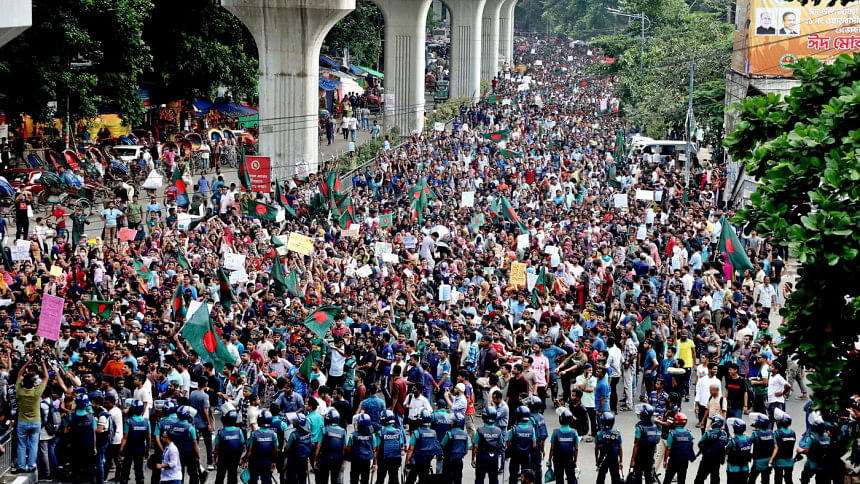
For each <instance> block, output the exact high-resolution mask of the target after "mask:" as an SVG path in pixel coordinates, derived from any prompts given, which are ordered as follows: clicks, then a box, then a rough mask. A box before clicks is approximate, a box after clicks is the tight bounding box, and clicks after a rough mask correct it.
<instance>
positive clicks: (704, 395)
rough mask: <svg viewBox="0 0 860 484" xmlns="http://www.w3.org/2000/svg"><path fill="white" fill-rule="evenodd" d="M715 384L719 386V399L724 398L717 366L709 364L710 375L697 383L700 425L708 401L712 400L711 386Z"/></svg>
mask: <svg viewBox="0 0 860 484" xmlns="http://www.w3.org/2000/svg"><path fill="white" fill-rule="evenodd" d="M714 384H716V385H717V386H718V389H717V395H716V396H717V398H719V397H722V392H723V390H722V385H721V384H720V379H719V378H717V364H716V363H708V374H707V375H706V376H703V377H700V378H699V379H698V380H697V381H696V415H697V416H698V417H699V422H700V423H701V421H702V418H704V416H705V411H706V410H707V408H708V400H710V398H711V393H710V392H711V385H714Z"/></svg>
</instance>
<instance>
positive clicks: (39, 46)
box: [0, 0, 152, 124]
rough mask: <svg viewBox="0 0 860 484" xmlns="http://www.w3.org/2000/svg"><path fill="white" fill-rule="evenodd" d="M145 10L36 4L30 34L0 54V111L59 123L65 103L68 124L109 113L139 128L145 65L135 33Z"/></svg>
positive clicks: (86, 3) (95, 0)
mask: <svg viewBox="0 0 860 484" xmlns="http://www.w3.org/2000/svg"><path fill="white" fill-rule="evenodd" d="M151 9H152V2H151V1H150V0H54V1H52V2H35V3H34V4H33V26H32V27H30V28H29V29H27V30H26V31H25V32H24V33H23V34H21V35H20V36H18V37H17V38H15V40H13V41H12V42H10V43H9V44H7V45H6V46H4V47H3V49H2V50H0V104H2V106H3V108H4V109H5V110H6V111H7V112H10V113H19V112H23V113H27V114H29V115H31V116H33V117H34V118H35V119H36V120H38V121H48V120H49V119H50V118H52V117H53V116H54V115H56V116H59V117H64V118H65V117H66V115H67V111H66V98H67V97H68V100H69V108H70V109H69V112H70V113H71V115H72V117H74V118H92V117H95V116H96V114H98V112H99V110H113V111H116V112H117V113H119V114H120V116H121V117H122V119H123V121H124V122H127V123H131V124H134V123H136V122H138V121H139V120H140V119H142V117H143V114H144V112H145V111H144V107H143V104H142V102H141V100H140V97H139V96H138V94H137V88H138V84H139V81H140V78H141V75H142V74H143V73H144V72H145V71H147V70H148V69H149V68H150V65H151V56H150V53H149V47H148V46H147V45H146V44H145V43H144V42H143V39H142V29H141V26H142V25H143V23H144V21H145V20H146V19H147V18H148V16H149V14H150V11H151ZM72 65H75V66H76V67H72ZM54 101H56V102H57V112H56V113H53V112H52V111H51V110H49V109H48V103H49V102H54Z"/></svg>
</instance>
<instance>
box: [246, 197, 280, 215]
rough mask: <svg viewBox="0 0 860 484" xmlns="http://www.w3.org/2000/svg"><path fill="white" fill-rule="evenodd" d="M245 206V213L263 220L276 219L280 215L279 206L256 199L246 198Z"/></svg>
mask: <svg viewBox="0 0 860 484" xmlns="http://www.w3.org/2000/svg"><path fill="white" fill-rule="evenodd" d="M244 208H245V213H247V214H248V215H250V216H252V217H254V218H258V219H261V220H275V219H276V218H277V216H278V207H275V206H273V205H267V204H265V203H263V202H258V201H256V200H250V199H248V200H246V201H245V207H244Z"/></svg>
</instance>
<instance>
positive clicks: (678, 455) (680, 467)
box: [663, 412, 696, 483]
mask: <svg viewBox="0 0 860 484" xmlns="http://www.w3.org/2000/svg"><path fill="white" fill-rule="evenodd" d="M673 424H674V426H675V428H673V429H672V430H670V431H669V437H668V438H667V439H666V452H665V453H664V454H663V468H664V469H666V477H665V478H664V479H663V482H669V483H670V482H672V478H674V477H675V476H677V477H678V482H687V466H689V465H690V462H693V461H694V460H696V452H695V450H693V434H692V433H691V432H690V431H689V430H687V429H686V428H684V426H685V425H687V416H686V415H684V414H683V413H681V412H678V413H676V414H675V417H674V419H673Z"/></svg>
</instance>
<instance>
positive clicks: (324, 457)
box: [317, 425, 346, 484]
mask: <svg viewBox="0 0 860 484" xmlns="http://www.w3.org/2000/svg"><path fill="white" fill-rule="evenodd" d="M345 449H346V430H344V429H342V428H341V427H340V426H338V425H326V426H325V428H324V429H323V438H322V443H321V445H320V463H319V473H318V474H317V484H326V483H327V482H328V481H329V477H330V478H331V483H332V484H337V482H338V480H337V478H338V474H339V473H340V466H341V465H342V464H343V457H344V450H345Z"/></svg>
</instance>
